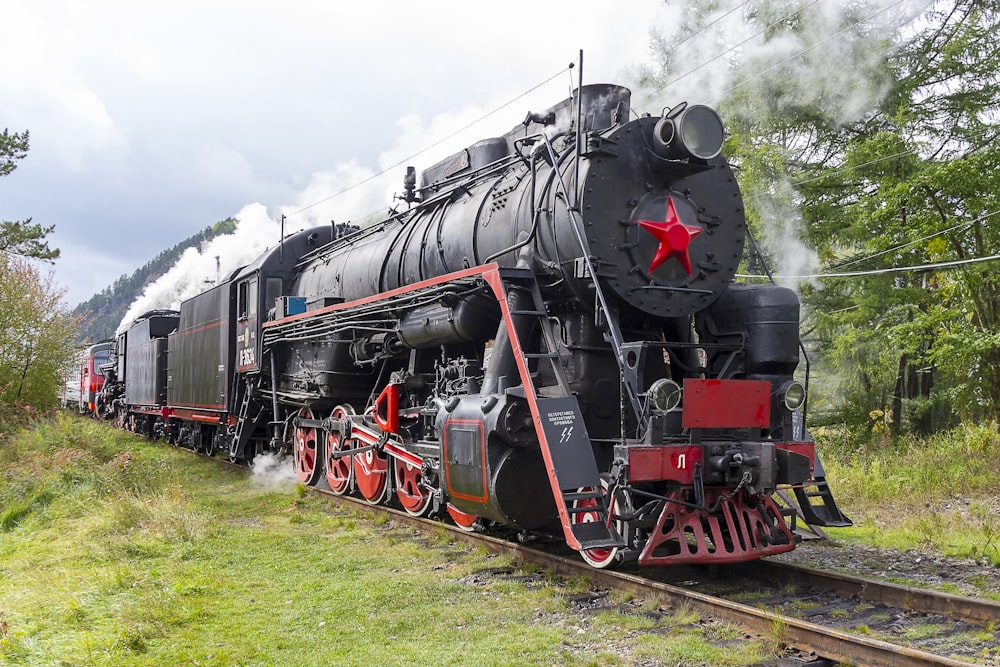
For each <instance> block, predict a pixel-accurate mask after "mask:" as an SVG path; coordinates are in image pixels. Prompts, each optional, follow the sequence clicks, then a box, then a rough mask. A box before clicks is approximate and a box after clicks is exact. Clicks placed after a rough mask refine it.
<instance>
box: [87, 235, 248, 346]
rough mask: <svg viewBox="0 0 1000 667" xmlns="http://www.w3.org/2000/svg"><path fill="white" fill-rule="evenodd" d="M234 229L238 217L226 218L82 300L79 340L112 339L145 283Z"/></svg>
mask: <svg viewBox="0 0 1000 667" xmlns="http://www.w3.org/2000/svg"><path fill="white" fill-rule="evenodd" d="M234 229H236V220H235V219H233V218H227V219H225V220H221V221H219V222H217V223H215V224H214V225H212V226H211V227H206V228H205V229H203V230H202V231H200V232H198V233H197V234H195V235H194V236H191V237H190V238H188V239H185V240H184V241H181V242H180V243H178V244H177V245H175V246H174V247H172V248H170V249H168V250H164V251H163V252H161V253H160V254H159V255H157V256H156V257H154V258H153V259H151V260H150V261H149V262H147V263H146V264H144V265H143V266H141V267H139V268H138V269H136V271H135V273H133V274H132V275H131V276H126V275H122V276H121V277H119V278H118V279H117V280H116V281H115V282H114V283H112V284H111V285H110V286H108V287H106V288H105V289H103V290H101V291H100V292H98V293H97V294H95V295H94V296H92V297H91V298H90V299H88V300H87V301H84V302H83V303H81V304H80V305H79V306H77V307H76V308H75V309H74V310H73V315H76V316H78V317H79V318H80V326H79V329H78V334H77V335H78V341H79V342H80V343H86V342H93V341H98V340H102V339H104V338H110V337H111V336H112V335H114V332H115V328H116V327H117V326H118V324H119V323H120V322H121V319H122V316H124V315H125V311H127V310H128V307H129V306H130V305H131V304H132V302H133V301H135V299H136V297H138V296H139V295H140V294H142V291H143V289H145V287H146V285H148V284H149V283H151V282H153V281H154V280H156V279H157V278H159V277H160V276H162V275H163V274H164V273H166V272H167V271H168V270H169V269H170V267H171V266H173V265H174V263H175V262H176V261H177V259H178V258H179V257H180V255H181V253H183V252H184V251H185V250H187V249H188V248H194V247H198V246H199V245H201V244H202V243H204V242H205V241H208V240H211V239H213V238H215V237H216V236H219V235H220V234H231V233H233V230H234Z"/></svg>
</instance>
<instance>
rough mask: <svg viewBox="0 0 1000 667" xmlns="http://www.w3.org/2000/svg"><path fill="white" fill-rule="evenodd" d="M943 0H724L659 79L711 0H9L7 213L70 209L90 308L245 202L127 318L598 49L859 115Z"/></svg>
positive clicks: (426, 159)
mask: <svg viewBox="0 0 1000 667" xmlns="http://www.w3.org/2000/svg"><path fill="white" fill-rule="evenodd" d="M930 1H931V0H864V2H861V3H860V4H859V2H858V0H768V1H767V2H762V1H761V0H758V2H757V3H756V4H758V5H760V6H763V7H766V9H767V10H768V13H769V15H773V16H775V17H777V18H778V19H780V20H779V21H778V22H777V23H775V24H774V25H784V24H785V23H786V21H785V19H793V21H789V22H787V23H788V24H791V23H792V22H794V24H795V25H796V26H798V30H797V31H796V32H794V33H793V32H791V31H787V30H782V29H780V28H779V29H769V30H763V31H761V30H760V29H759V28H760V26H759V25H757V26H751V25H749V24H748V23H747V22H746V21H745V20H744V12H745V11H746V7H747V6H748V5H750V4H753V3H748V2H747V1H746V0H716V1H715V2H714V3H712V4H711V6H712V7H713V8H714V9H713V11H712V12H710V13H709V15H708V16H706V17H705V21H704V23H705V24H706V29H705V30H703V31H698V32H696V33H695V34H694V35H693V37H692V38H690V39H687V40H686V41H684V42H683V49H682V51H681V53H680V54H679V55H678V57H677V64H678V66H679V69H680V70H682V71H685V74H684V75H682V76H680V77H678V78H676V79H674V80H671V81H669V82H668V85H667V86H666V87H665V88H664V89H663V90H658V91H649V90H641V89H638V88H637V84H636V80H637V78H638V72H639V71H641V70H642V69H643V68H647V69H648V68H651V69H654V70H655V69H657V62H658V58H661V57H662V56H660V55H658V52H657V50H656V49H655V48H654V47H653V46H652V45H653V44H654V41H655V38H657V37H659V38H663V37H671V36H676V35H678V34H680V33H679V31H680V30H681V27H682V26H683V25H684V24H685V22H690V20H691V19H692V17H693V16H694V14H693V13H692V12H691V8H692V7H694V6H702V7H704V6H706V3H705V2H699V3H695V2H694V0H622V1H621V2H617V3H610V2H607V0H601V1H595V0H550V1H547V2H538V1H537V0H532V1H528V0H505V2H503V3H485V2H475V1H470V0H464V1H458V0H427V1H425V2H421V3H416V2H408V3H403V2H398V1H390V0H374V1H372V2H367V3H357V2H352V3H342V2H331V1H329V0H285V1H284V2H281V3H275V2H262V1H260V0H240V1H233V0H198V1H197V2H195V1H193V0H175V1H173V2H170V3H149V2H136V1H135V0H127V1H122V0H91V1H88V2H79V1H78V0H6V1H5V2H4V4H3V8H2V9H0V19H2V20H0V128H4V127H6V128H8V129H10V130H11V131H12V132H20V131H24V130H28V131H30V133H31V147H30V151H29V153H28V155H27V157H26V158H25V159H24V160H22V161H21V162H19V166H18V168H17V169H16V170H15V171H14V172H13V173H11V174H10V175H8V176H6V177H4V178H0V217H2V219H4V220H23V219H25V218H28V217H31V218H32V219H33V221H34V222H36V223H40V224H42V225H44V226H49V225H54V226H55V232H54V234H53V235H52V236H51V237H50V239H49V240H50V245H53V246H55V247H58V248H59V249H60V250H61V252H62V256H61V257H60V258H59V259H58V260H57V261H56V262H55V264H54V266H53V267H52V269H51V270H52V271H53V272H54V276H55V280H56V282H57V283H58V284H60V285H61V286H63V287H64V288H65V290H66V293H65V296H64V300H65V302H66V303H67V305H69V306H70V307H72V306H75V305H76V304H78V303H80V302H81V301H85V300H86V299H88V298H90V297H91V296H92V295H93V294H95V293H97V292H99V291H101V290H102V289H104V288H106V287H108V286H109V285H111V284H112V283H113V282H114V280H115V279H116V278H118V277H119V276H121V275H128V274H131V273H132V272H133V271H134V270H135V269H136V268H138V267H140V266H142V265H144V264H145V263H146V262H148V261H149V260H151V259H153V258H154V257H155V256H156V255H157V254H159V253H160V252H161V251H163V250H165V249H167V248H170V247H172V246H174V245H176V244H177V243H179V242H181V241H183V240H184V239H186V238H188V237H189V236H191V235H192V234H194V233H196V232H198V231H200V230H202V229H204V228H205V227H207V226H209V225H212V224H214V223H215V222H217V221H219V220H223V219H226V218H229V217H235V218H237V219H239V220H240V229H239V230H238V232H237V234H235V235H233V236H232V237H228V236H227V237H225V238H224V239H222V240H220V241H217V242H215V244H214V245H213V246H211V247H207V248H204V249H203V252H202V253H201V254H199V253H198V252H196V251H193V250H192V251H190V252H189V253H186V254H185V256H184V257H183V258H182V260H181V261H180V262H179V264H178V265H177V266H176V267H175V268H174V270H172V271H171V273H170V274H169V275H168V276H166V277H164V279H163V280H162V281H161V283H160V284H158V285H154V286H151V287H150V289H149V290H148V294H147V295H145V296H144V297H142V298H141V299H140V300H139V301H137V302H136V303H135V304H133V309H132V310H130V313H129V314H128V315H126V320H123V322H127V321H128V318H129V316H130V315H133V314H139V313H140V312H143V311H144V310H148V309H150V308H163V307H176V306H177V303H178V302H179V300H178V296H180V298H186V296H191V295H193V294H194V293H197V292H198V291H201V290H202V289H204V286H205V284H206V281H211V280H212V279H214V278H216V277H217V275H225V274H226V273H228V272H230V271H232V270H233V269H235V268H238V266H240V265H242V264H244V263H246V262H248V261H250V260H251V259H252V258H253V257H255V256H256V254H258V253H259V252H260V251H262V250H263V249H264V248H265V247H267V246H271V245H274V244H275V243H277V241H278V239H279V234H280V225H279V223H278V222H276V221H277V220H278V219H279V218H280V217H281V216H282V215H285V216H286V218H287V229H288V230H289V231H290V230H294V229H299V228H304V227H308V226H313V225H317V224H329V222H330V221H331V220H335V221H336V222H348V221H360V220H363V219H365V218H366V217H368V216H369V215H370V214H372V213H374V212H377V211H385V210H388V208H389V207H390V206H392V205H394V202H393V195H394V193H399V192H400V191H401V189H402V179H403V175H404V173H405V166H406V165H413V166H415V167H416V168H417V171H418V172H419V171H420V170H422V169H423V168H426V167H428V166H430V165H432V164H434V163H435V162H437V161H439V160H441V159H443V158H444V157H446V156H448V155H449V154H451V153H453V152H454V151H457V150H460V149H461V148H464V147H465V146H467V145H470V144H472V143H474V142H475V141H478V140H480V139H483V138H487V137H491V136H498V135H500V134H503V133H505V132H506V131H508V130H510V129H511V128H512V127H514V126H515V125H517V124H518V123H519V122H520V121H521V120H522V119H524V117H525V115H526V113H527V112H528V111H542V110H544V109H546V108H548V107H550V106H552V105H554V104H556V103H557V102H559V101H561V100H563V99H565V98H566V97H568V96H569V94H570V91H571V89H572V88H573V87H575V85H576V82H577V76H578V72H579V71H580V68H579V67H576V68H575V69H573V70H568V69H567V67H568V65H569V64H570V63H576V62H577V61H578V59H579V54H580V52H581V51H582V52H583V54H584V63H583V80H584V83H585V84H590V83H617V84H622V85H626V86H629V87H632V88H633V90H634V94H633V96H632V107H633V110H635V111H637V112H639V113H642V112H650V113H653V114H659V113H660V112H661V111H662V110H663V109H664V108H668V107H670V106H673V105H674V104H677V103H679V102H681V101H687V102H690V103H703V104H715V103H717V102H718V100H719V98H720V97H721V95H722V94H724V93H725V92H726V90H727V89H728V88H729V87H730V86H731V84H732V82H731V81H730V78H729V77H730V74H731V70H730V68H729V65H730V64H731V63H733V62H736V61H739V62H741V63H742V64H743V65H744V66H745V67H746V70H745V71H747V72H750V73H753V74H752V77H751V78H750V79H749V82H748V84H749V85H750V86H751V87H754V82H756V81H762V80H763V78H764V77H769V76H770V77H783V78H782V81H783V85H784V83H786V82H787V81H788V80H790V79H794V80H796V81H797V87H796V88H795V90H796V91H797V93H796V94H797V95H798V96H799V97H800V99H799V100H798V101H801V102H806V103H818V104H822V105H823V106H824V107H827V108H828V111H829V112H830V113H831V114H832V117H834V118H841V119H843V120H844V121H849V120H851V119H852V118H856V117H859V116H860V115H861V114H864V113H865V111H866V110H867V109H870V108H871V107H872V105H873V104H874V102H875V100H877V98H878V96H879V95H880V94H882V92H883V91H880V90H879V89H878V83H877V81H878V77H877V76H875V74H876V73H877V71H878V68H880V67H882V62H883V61H882V57H883V55H884V53H883V51H882V50H881V49H882V47H883V46H884V45H888V44H890V42H891V40H883V39H882V38H891V37H892V36H893V35H894V34H896V33H897V32H898V30H899V29H900V26H902V25H905V24H906V23H907V22H908V21H910V20H911V19H912V18H913V17H914V16H916V15H917V14H918V13H919V12H920V11H921V10H922V9H923V8H924V7H926V6H927V5H928V3H929V2H930ZM859 17H860V18H861V19H862V20H861V21H860V22H858V18H859ZM858 35H864V37H863V38H861V37H858ZM760 88H762V89H763V88H765V87H764V86H760ZM529 91H530V92H529ZM751 98H752V96H751ZM477 121H478V122H477ZM467 126H469V127H467ZM464 128H467V129H464ZM380 174H382V175H381V176H380ZM779 185H780V184H776V185H775V187H774V188H773V189H774V190H775V191H779V190H780V189H781V188H780V187H778V186H779ZM786 185H788V184H786ZM789 187H790V186H789ZM779 199H781V198H779ZM784 199H785V200H787V199H788V198H787V197H785V198H784ZM770 217H771V218H772V220H769V221H765V223H766V224H769V225H770V224H772V223H773V225H774V227H775V229H776V231H775V233H774V234H772V235H771V236H772V237H775V238H781V239H783V240H785V241H786V242H787V243H786V245H787V248H786V249H785V250H782V251H779V252H778V253H777V254H778V256H779V263H781V264H783V266H778V267H776V268H777V269H779V271H780V270H782V269H784V270H787V271H788V273H789V274H796V273H804V272H807V271H808V265H809V264H811V263H815V253H812V251H810V250H809V249H808V248H806V247H805V246H804V245H802V243H801V242H799V239H800V237H801V233H800V231H801V230H800V226H801V219H800V217H799V216H798V215H797V212H795V211H793V210H788V209H787V207H785V208H780V207H775V209H774V212H773V214H772V215H770ZM234 249H239V252H238V253H237V252H231V251H233V250H234ZM218 256H221V257H223V259H221V260H220V261H219V263H218V264H219V265H218V267H217V266H216V260H215V259H214V257H218ZM782 258H784V259H782Z"/></svg>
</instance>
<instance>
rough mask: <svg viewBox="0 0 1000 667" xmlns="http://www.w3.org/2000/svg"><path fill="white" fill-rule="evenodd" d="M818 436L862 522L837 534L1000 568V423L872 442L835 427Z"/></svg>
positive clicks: (844, 499) (839, 491) (837, 484)
mask: <svg viewBox="0 0 1000 667" xmlns="http://www.w3.org/2000/svg"><path fill="white" fill-rule="evenodd" d="M813 435H814V436H815V437H816V440H817V443H818V445H819V447H820V452H821V453H822V456H823V464H824V466H825V467H826V472H827V477H828V479H829V480H830V484H831V486H832V487H833V490H834V494H835V496H836V498H837V500H838V503H840V504H841V507H842V508H843V510H844V511H845V512H846V513H847V514H848V516H851V517H852V518H853V519H855V520H856V521H855V523H856V526H855V527H854V528H838V529H835V530H831V531H830V535H831V536H832V537H834V538H836V539H844V540H847V541H859V542H864V543H866V544H871V545H874V546H876V547H883V548H895V549H922V550H927V551H932V552H937V553H940V554H943V555H946V556H951V557H956V558H971V559H975V560H978V561H980V562H984V563H992V564H993V565H997V566H1000V432H998V430H997V425H996V424H986V425H982V426H966V427H961V428H958V429H955V430H953V431H951V432H948V433H942V434H939V435H936V436H933V437H931V438H928V439H926V440H921V439H915V438H902V439H900V440H899V441H897V442H895V443H892V442H890V441H888V440H886V441H880V442H871V443H866V444H864V445H857V444H854V443H851V442H849V441H848V439H847V438H846V437H845V434H843V433H842V432H837V431H833V430H823V429H820V430H818V432H814V433H813Z"/></svg>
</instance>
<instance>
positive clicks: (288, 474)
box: [250, 454, 299, 491]
mask: <svg viewBox="0 0 1000 667" xmlns="http://www.w3.org/2000/svg"><path fill="white" fill-rule="evenodd" d="M251 470H252V472H253V476H252V477H251V478H250V481H251V482H252V483H253V484H254V485H255V486H259V487H262V488H264V489H266V490H268V491H281V490H284V489H290V488H292V487H294V486H295V485H296V484H297V483H298V481H299V480H298V479H297V478H296V477H295V470H294V467H293V465H292V458H291V457H290V456H279V455H277V454H258V455H257V456H255V457H254V460H253V464H252V465H251Z"/></svg>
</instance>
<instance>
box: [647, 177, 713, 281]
mask: <svg viewBox="0 0 1000 667" xmlns="http://www.w3.org/2000/svg"><path fill="white" fill-rule="evenodd" d="M639 225H640V226H641V227H642V228H643V229H645V230H646V231H647V232H649V233H650V234H652V235H653V236H655V237H656V240H658V241H659V242H660V246H659V247H658V248H657V249H656V254H655V255H653V261H652V262H650V263H649V273H652V272H653V271H655V270H656V269H657V267H659V266H660V264H663V263H664V262H665V261H667V260H668V259H670V258H671V257H675V258H677V261H678V262H680V263H681V266H683V267H684V270H685V271H687V274H688V275H689V276H690V275H691V255H690V254H689V253H688V245H690V243H691V241H692V240H693V239H694V238H695V237H696V236H698V234H701V233H702V232H703V231H705V230H703V229H702V228H701V227H694V226H692V225H685V224H684V223H683V222H681V218H680V216H679V215H677V209H675V208H674V199H673V197H670V198H668V199H667V215H666V219H665V220H663V221H662V222H660V221H658V220H639Z"/></svg>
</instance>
